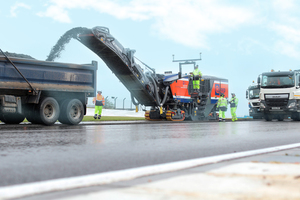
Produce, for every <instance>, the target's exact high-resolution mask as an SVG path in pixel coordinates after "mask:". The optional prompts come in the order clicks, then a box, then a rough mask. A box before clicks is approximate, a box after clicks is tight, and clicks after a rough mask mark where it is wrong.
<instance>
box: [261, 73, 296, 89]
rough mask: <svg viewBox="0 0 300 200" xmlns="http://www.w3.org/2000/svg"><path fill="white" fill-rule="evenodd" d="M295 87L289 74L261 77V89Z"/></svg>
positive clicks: (293, 78)
mask: <svg viewBox="0 0 300 200" xmlns="http://www.w3.org/2000/svg"><path fill="white" fill-rule="evenodd" d="M294 86H295V77H294V76H293V75H291V74H286V75H282V74H281V75H277V76H276V75H275V74H274V75H273V74H272V75H264V74H263V75H262V83H261V87H262V88H288V87H294Z"/></svg>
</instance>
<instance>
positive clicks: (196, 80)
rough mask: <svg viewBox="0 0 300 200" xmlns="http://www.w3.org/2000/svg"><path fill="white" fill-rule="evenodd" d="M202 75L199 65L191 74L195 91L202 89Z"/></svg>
mask: <svg viewBox="0 0 300 200" xmlns="http://www.w3.org/2000/svg"><path fill="white" fill-rule="evenodd" d="M201 76H202V73H201V71H200V70H199V69H198V65H196V66H195V68H194V71H193V73H191V77H192V78H193V89H194V90H199V89H200V79H201Z"/></svg>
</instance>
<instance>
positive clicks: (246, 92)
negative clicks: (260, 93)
mask: <svg viewBox="0 0 300 200" xmlns="http://www.w3.org/2000/svg"><path fill="white" fill-rule="evenodd" d="M246 99H248V90H247V91H246Z"/></svg>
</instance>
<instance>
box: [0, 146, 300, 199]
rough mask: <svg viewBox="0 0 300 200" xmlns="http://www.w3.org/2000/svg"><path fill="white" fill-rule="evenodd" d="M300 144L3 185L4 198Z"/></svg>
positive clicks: (254, 153) (233, 157)
mask: <svg viewBox="0 0 300 200" xmlns="http://www.w3.org/2000/svg"><path fill="white" fill-rule="evenodd" d="M297 147H300V143H296V144H290V145H283V146H277V147H271V148H265V149H258V150H252V151H245V152H239V153H231V154H225V155H219V156H212V157H206V158H198V159H191V160H185V161H178V162H172V163H166V164H159V165H152V166H146V167H139V168H134V169H127V170H120V171H113V172H107V173H99V174H92V175H86V176H78V177H71V178H62V179H55V180H49V181H41V182H35V183H28V184H20V185H14V186H7V187H1V188H0V199H11V198H20V197H24V196H29V195H35V194H41V193H45V192H54V191H62V190H67V189H75V188H80V187H89V186H95V185H104V184H110V183H113V182H119V181H126V180H132V179H135V178H138V177H142V176H149V175H154V174H160V173H166V172H172V171H177V170H183V169H187V168H192V167H197V166H201V165H206V164H212V163H218V162H222V161H227V160H233V159H238V158H243V157H248V156H254V155H259V154H265V153H271V152H276V151H281V150H286V149H292V148H297Z"/></svg>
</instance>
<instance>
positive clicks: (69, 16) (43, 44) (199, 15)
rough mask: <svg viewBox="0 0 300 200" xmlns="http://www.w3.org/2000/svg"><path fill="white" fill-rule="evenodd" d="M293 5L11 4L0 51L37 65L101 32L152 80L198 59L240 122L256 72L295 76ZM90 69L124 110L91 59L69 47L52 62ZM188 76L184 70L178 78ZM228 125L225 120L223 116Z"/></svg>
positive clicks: (297, 47) (199, 1)
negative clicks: (223, 89)
mask: <svg viewBox="0 0 300 200" xmlns="http://www.w3.org/2000/svg"><path fill="white" fill-rule="evenodd" d="M299 8H300V1H296V0H294V1H293V0H265V1H260V0H243V1H234V0H151V1H150V0H72V1H70V0H48V1H46V0H24V1H22V0H19V1H14V0H12V1H4V2H2V3H1V7H0V16H1V20H0V25H1V27H2V28H1V30H2V31H1V33H0V35H1V37H0V48H1V49H2V50H3V51H9V52H15V53H23V54H28V55H31V56H32V57H34V58H36V59H40V60H45V59H46V57H47V55H48V54H49V52H50V50H51V48H52V46H54V45H55V43H56V41H57V40H58V39H59V38H60V36H61V35H63V34H64V33H65V32H66V31H68V30H69V29H71V28H74V27H87V28H92V27H95V26H106V27H108V28H109V29H110V32H111V34H112V35H113V36H115V38H116V39H117V40H118V41H119V42H120V43H121V44H122V45H123V46H124V47H126V48H130V49H135V50H136V56H137V57H138V58H139V59H141V60H142V61H143V62H144V63H146V64H147V65H149V66H151V67H153V68H155V69H156V71H157V72H158V73H163V72H164V71H173V72H174V73H175V72H177V71H178V63H176V62H172V59H173V58H172V55H173V54H174V55H175V59H187V58H198V57H199V53H202V60H201V61H199V63H198V64H199V68H200V70H201V71H202V73H203V74H207V75H215V76H219V77H224V78H227V79H229V90H230V92H235V93H236V94H237V97H238V98H239V100H240V101H239V102H240V103H239V107H238V111H237V114H238V115H239V116H241V115H247V114H248V105H247V101H246V99H245V90H246V88H247V87H248V86H249V85H250V84H251V83H252V81H253V80H256V79H257V76H258V75H259V74H260V73H262V72H263V71H270V70H271V69H274V70H281V71H282V70H289V69H300V63H299V61H300V14H299V10H300V9H299ZM92 60H96V61H98V64H99V71H98V89H101V90H102V91H103V94H104V96H109V97H111V96H116V97H118V100H117V107H122V106H123V99H124V98H126V100H125V102H126V103H125V107H130V105H129V104H130V100H129V99H130V95H129V92H128V91H127V89H126V88H125V87H124V86H123V85H122V84H120V82H119V81H118V79H117V78H116V77H115V76H114V75H113V74H112V73H111V72H110V70H109V69H108V68H107V67H106V66H105V64H104V63H103V62H102V61H101V59H100V58H99V57H97V56H96V55H95V54H94V53H93V52H91V51H89V50H88V49H87V48H86V47H85V46H83V45H81V44H80V43H79V42H77V41H71V42H70V43H69V44H68V45H67V46H66V49H65V51H64V52H63V53H62V54H61V58H60V59H58V60H56V61H59V62H70V63H78V64H80V63H90V62H91V61H92ZM188 71H190V69H189V68H186V72H188ZM227 115H228V117H230V114H229V113H227Z"/></svg>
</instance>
